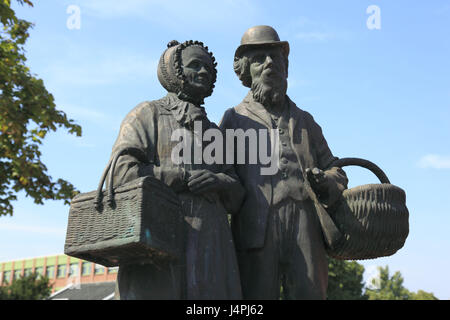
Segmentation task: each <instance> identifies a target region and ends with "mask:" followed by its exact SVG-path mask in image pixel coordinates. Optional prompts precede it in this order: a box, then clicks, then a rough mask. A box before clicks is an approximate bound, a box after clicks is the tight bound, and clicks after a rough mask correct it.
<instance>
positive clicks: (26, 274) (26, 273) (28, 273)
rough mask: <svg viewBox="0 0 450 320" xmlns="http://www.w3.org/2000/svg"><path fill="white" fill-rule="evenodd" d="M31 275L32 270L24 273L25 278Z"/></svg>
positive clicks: (29, 269)
mask: <svg viewBox="0 0 450 320" xmlns="http://www.w3.org/2000/svg"><path fill="white" fill-rule="evenodd" d="M30 274H31V268H27V269H25V271H24V275H25V277H27V276H29V275H30Z"/></svg>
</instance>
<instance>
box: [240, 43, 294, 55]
mask: <svg viewBox="0 0 450 320" xmlns="http://www.w3.org/2000/svg"><path fill="white" fill-rule="evenodd" d="M258 47H281V48H282V49H283V51H284V53H285V54H286V57H287V56H288V55H289V42H287V41H273V42H267V41H264V42H253V43H247V44H242V45H240V46H239V47H238V48H237V49H236V52H235V54H234V56H235V57H240V56H242V54H243V53H244V52H245V51H247V50H250V49H254V48H258Z"/></svg>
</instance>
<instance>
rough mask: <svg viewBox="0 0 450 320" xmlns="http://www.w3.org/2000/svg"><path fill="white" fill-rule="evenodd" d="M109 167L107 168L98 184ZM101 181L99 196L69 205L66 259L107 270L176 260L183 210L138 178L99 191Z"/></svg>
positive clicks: (161, 189)
mask: <svg viewBox="0 0 450 320" xmlns="http://www.w3.org/2000/svg"><path fill="white" fill-rule="evenodd" d="M119 156H120V154H119V153H118V154H117V155H116V157H115V161H112V162H113V168H114V167H115V162H116V161H117V158H118V157H119ZM110 166H111V162H110V164H108V167H107V169H105V172H104V174H103V177H102V180H103V181H104V178H105V176H106V172H107V171H108V170H109V167H110ZM103 181H101V183H100V186H99V190H97V191H92V192H88V193H83V194H79V195H77V196H76V197H75V198H74V199H73V200H72V203H71V206H70V212H69V222H68V227H67V234H66V242H65V246H64V253H65V254H67V255H69V256H73V257H77V258H81V259H83V260H87V261H91V262H95V263H98V264H101V265H104V266H107V267H113V266H119V265H122V264H126V263H134V262H139V263H141V262H142V263H155V264H161V263H164V262H166V261H168V260H174V259H179V258H181V256H182V251H183V250H182V245H183V240H182V235H183V229H182V221H183V220H182V219H183V218H182V209H181V205H180V202H179V199H178V197H177V195H176V194H175V193H174V192H173V191H172V190H171V189H170V188H169V187H168V186H167V185H165V184H164V183H162V182H161V181H159V180H157V179H156V178H153V177H143V178H138V179H136V180H134V181H131V182H129V183H127V184H124V185H122V186H119V187H116V188H112V184H110V188H109V189H108V190H107V191H102V190H101V187H102V185H103Z"/></svg>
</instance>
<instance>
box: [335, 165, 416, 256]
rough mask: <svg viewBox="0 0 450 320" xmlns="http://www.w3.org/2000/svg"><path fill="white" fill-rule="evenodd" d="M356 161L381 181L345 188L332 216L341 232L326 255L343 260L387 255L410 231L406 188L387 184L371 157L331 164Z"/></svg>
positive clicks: (398, 245)
mask: <svg viewBox="0 0 450 320" xmlns="http://www.w3.org/2000/svg"><path fill="white" fill-rule="evenodd" d="M348 165H358V166H362V167H364V168H367V169H369V170H371V171H372V172H373V173H374V174H375V175H376V176H377V177H378V178H379V179H380V181H381V182H382V184H367V185H363V186H358V187H355V188H351V189H348V190H345V191H344V192H343V194H342V201H341V202H340V204H339V206H338V208H337V209H336V210H335V211H334V212H332V213H331V214H330V215H331V218H332V219H333V221H334V223H335V224H336V226H337V228H338V229H339V231H340V232H341V234H342V238H341V240H340V241H339V242H338V244H337V245H335V246H334V247H333V248H328V255H329V256H331V257H333V258H335V259H342V260H363V259H374V258H379V257H384V256H390V255H392V254H394V253H396V252H397V251H398V250H399V249H400V248H402V247H403V245H404V243H405V241H406V238H407V237H408V233H409V222H408V218H409V212H408V209H407V207H406V203H405V201H406V195H405V191H403V190H402V189H401V188H399V187H397V186H394V185H392V184H390V182H389V179H388V178H387V177H386V175H385V174H384V172H383V171H382V170H381V169H380V168H379V167H377V166H376V165H375V164H373V163H372V162H370V161H367V160H364V159H358V158H343V159H339V160H337V161H336V162H334V163H333V164H332V166H333V167H344V166H348Z"/></svg>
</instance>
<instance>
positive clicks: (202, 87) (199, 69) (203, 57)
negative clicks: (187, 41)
mask: <svg viewBox="0 0 450 320" xmlns="http://www.w3.org/2000/svg"><path fill="white" fill-rule="evenodd" d="M181 60H182V65H183V72H184V75H185V77H186V80H187V83H188V85H189V91H190V94H192V95H194V96H202V97H204V96H205V95H206V93H207V92H208V91H209V90H210V88H211V85H212V81H213V74H214V66H213V61H212V60H211V57H210V55H209V54H208V53H207V52H205V50H204V49H202V48H201V47H197V46H190V47H187V48H186V49H184V50H183V51H182V53H181Z"/></svg>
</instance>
